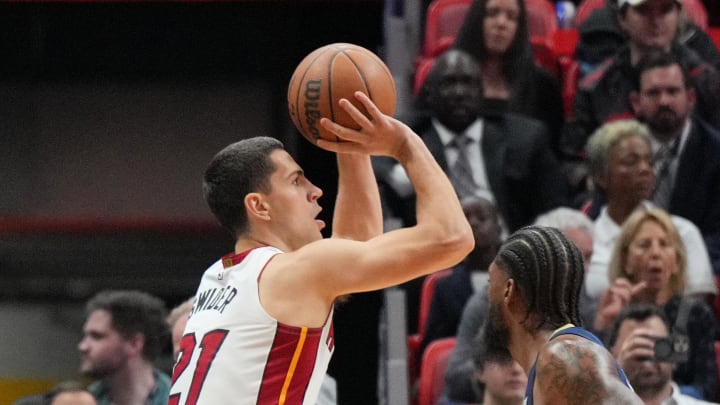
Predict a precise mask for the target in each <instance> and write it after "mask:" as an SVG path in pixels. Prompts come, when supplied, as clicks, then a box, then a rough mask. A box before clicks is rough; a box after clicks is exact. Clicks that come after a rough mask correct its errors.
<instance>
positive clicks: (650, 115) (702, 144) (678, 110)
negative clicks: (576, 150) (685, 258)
mask: <svg viewBox="0 0 720 405" xmlns="http://www.w3.org/2000/svg"><path fill="white" fill-rule="evenodd" d="M695 98H696V97H695V90H694V88H693V87H692V85H691V82H690V81H689V76H688V73H687V71H686V70H685V69H683V67H682V65H681V63H680V62H679V61H678V59H677V58H675V57H674V56H673V55H672V54H668V53H660V52H657V53H652V54H650V55H648V56H647V57H646V58H644V59H642V60H640V61H639V62H638V65H637V72H636V80H635V90H634V91H633V92H632V93H631V95H630V101H631V103H632V105H633V109H634V110H635V114H636V116H637V118H638V120H640V121H642V122H644V123H645V124H647V126H648V127H649V128H650V134H651V136H652V142H653V145H652V148H653V154H654V161H655V170H656V173H657V185H656V188H655V192H654V193H653V197H652V199H653V202H654V203H655V204H656V205H658V206H660V207H662V208H665V209H666V210H668V211H669V212H670V213H671V214H674V215H677V216H680V217H684V218H686V219H688V220H690V221H691V222H692V223H694V224H695V225H696V226H697V227H698V229H700V232H701V233H702V235H703V239H704V240H705V245H706V246H707V249H708V253H709V254H710V261H711V263H712V267H713V271H714V273H715V275H720V201H718V198H720V197H719V196H720V159H718V156H720V132H719V131H718V129H716V128H714V127H712V126H711V125H709V124H708V123H706V122H705V121H703V120H702V119H700V118H699V117H698V116H697V115H696V114H694V113H693V109H694V106H695ZM718 113H720V108H719V109H718Z"/></svg>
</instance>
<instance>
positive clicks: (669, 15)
mask: <svg viewBox="0 0 720 405" xmlns="http://www.w3.org/2000/svg"><path fill="white" fill-rule="evenodd" d="M680 9H681V3H680V0H619V3H618V19H619V21H620V26H621V27H622V29H623V31H624V32H625V33H626V34H627V36H628V41H627V44H626V45H625V46H623V47H622V48H620V49H619V50H618V51H617V53H615V55H614V56H613V57H611V58H609V59H607V60H606V61H605V62H603V63H602V64H601V65H600V66H599V67H598V68H597V69H596V70H595V71H594V72H592V74H588V75H586V76H585V77H584V78H583V79H582V80H581V81H580V83H579V84H578V91H577V93H576V95H575V99H574V102H573V116H572V119H571V120H570V121H569V122H568V123H567V124H566V126H565V131H564V133H563V140H562V143H563V148H564V149H565V150H566V151H568V153H570V154H575V155H577V156H582V152H583V147H584V145H585V143H586V141H587V139H588V137H589V136H590V134H592V133H593V131H595V130H596V129H597V128H598V127H599V126H600V125H602V124H603V123H605V122H608V121H612V120H615V119H618V118H630V117H632V116H633V111H632V106H631V104H630V97H629V96H630V92H631V91H632V90H633V77H634V74H635V73H634V72H635V69H636V66H637V63H638V61H639V60H640V59H642V57H644V56H645V55H647V54H648V53H650V52H654V51H665V52H671V53H672V54H674V55H675V56H676V57H677V58H678V60H679V61H680V63H681V65H682V66H683V67H684V68H685V69H686V71H688V72H692V73H691V76H692V77H693V80H694V82H695V86H694V87H695V89H696V94H697V103H696V113H697V114H699V115H700V116H701V117H703V118H704V119H705V120H706V121H708V122H709V123H711V124H712V125H717V124H720V114H717V106H718V105H719V104H720V74H719V73H718V71H717V69H716V68H715V67H714V66H713V65H712V64H710V63H708V62H706V61H704V60H703V59H702V58H701V57H700V56H698V54H697V53H696V52H695V51H693V50H692V49H690V48H688V47H687V46H685V45H682V44H680V43H679V42H678V35H677V33H678V26H679V21H680Z"/></svg>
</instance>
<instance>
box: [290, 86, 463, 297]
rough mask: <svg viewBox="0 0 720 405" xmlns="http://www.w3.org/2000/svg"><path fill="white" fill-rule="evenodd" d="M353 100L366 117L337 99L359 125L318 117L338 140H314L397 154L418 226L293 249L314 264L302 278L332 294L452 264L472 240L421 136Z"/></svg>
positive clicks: (353, 150) (354, 150)
mask: <svg viewBox="0 0 720 405" xmlns="http://www.w3.org/2000/svg"><path fill="white" fill-rule="evenodd" d="M356 97H357V99H358V100H359V101H360V102H361V103H362V104H363V106H364V107H365V109H366V110H367V111H368V113H369V115H370V118H368V117H366V116H365V115H363V113H361V112H360V110H359V109H358V108H356V107H355V106H353V105H352V104H351V103H350V102H349V101H347V100H341V103H340V104H341V107H342V108H344V109H345V110H346V111H347V112H348V113H349V114H350V115H351V116H352V117H353V119H354V120H355V121H356V122H357V123H358V125H360V127H361V129H360V130H354V129H351V128H347V127H343V126H340V125H338V124H336V123H333V122H331V121H329V120H327V119H323V120H322V121H321V125H323V126H324V127H325V129H327V130H329V131H331V132H333V133H334V134H336V135H337V136H338V137H339V138H341V139H342V140H343V142H339V143H336V142H326V141H322V140H318V143H317V144H318V146H320V147H322V148H324V149H327V150H330V151H333V152H336V153H350V154H364V155H368V154H372V155H383V156H390V157H393V158H395V159H396V160H397V161H398V162H399V163H400V164H401V165H402V166H403V167H404V169H405V171H406V172H407V174H408V177H409V178H410V180H411V182H412V183H413V186H414V188H415V192H416V195H417V225H416V226H414V227H411V228H403V229H399V230H396V231H392V232H388V233H385V234H382V235H379V236H377V237H374V238H371V239H369V240H367V241H364V242H358V241H352V240H345V239H335V238H331V239H326V240H322V241H318V242H315V243H311V244H309V245H307V246H305V247H303V248H301V249H298V250H297V251H296V252H293V253H292V255H293V256H294V259H299V260H301V261H302V258H303V257H308V258H311V259H309V260H308V261H307V262H308V263H310V262H311V263H313V267H312V268H310V269H308V271H309V272H310V273H309V274H308V275H307V276H308V277H309V278H310V279H312V281H313V282H314V283H316V284H314V285H317V286H318V288H322V289H323V290H324V291H327V292H330V293H331V295H335V296H339V295H344V294H349V293H353V292H359V291H370V290H377V289H381V288H385V287H388V286H391V285H396V284H399V283H402V282H404V281H407V280H410V279H413V278H416V277H419V276H422V275H424V274H428V273H431V272H434V271H437V270H440V269H443V268H447V267H450V266H453V265H455V264H456V263H458V262H459V261H461V260H462V259H463V258H464V257H465V256H466V255H467V254H468V253H469V252H470V251H471V250H472V247H473V244H474V239H473V236H472V230H471V229H470V225H469V224H468V222H467V219H466V217H465V215H464V213H463V211H462V207H461V205H460V202H459V201H458V198H457V195H456V193H455V190H454V189H453V187H452V185H451V183H450V181H449V180H448V178H447V176H446V174H445V173H444V172H443V170H442V169H441V168H440V166H439V165H438V163H437V162H436V161H435V159H434V157H433V156H432V154H431V153H430V151H428V149H427V147H426V146H425V144H424V142H423V141H422V139H420V137H419V136H418V135H417V134H416V133H415V132H413V131H412V130H411V129H410V128H409V127H408V126H407V125H405V124H403V123H402V122H400V121H398V120H396V119H395V118H393V117H390V116H388V115H385V114H383V113H382V112H380V110H379V109H378V108H377V107H376V106H375V104H374V103H373V102H372V101H371V100H370V99H369V98H368V97H367V96H366V95H364V94H363V93H360V92H358V93H356Z"/></svg>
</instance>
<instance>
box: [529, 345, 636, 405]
mask: <svg viewBox="0 0 720 405" xmlns="http://www.w3.org/2000/svg"><path fill="white" fill-rule="evenodd" d="M535 378H536V380H535V386H534V400H535V401H534V403H536V404H538V405H545V404H554V405H555V404H556V405H575V404H577V405H580V404H583V405H585V404H615V405H619V404H642V401H641V400H640V398H639V397H638V396H637V395H636V394H635V393H634V392H633V391H632V390H630V389H629V388H628V387H626V386H625V385H624V384H623V383H622V382H621V380H620V377H619V376H618V373H617V369H616V366H615V361H614V359H613V358H612V356H611V355H610V353H608V352H607V351H605V350H604V349H603V348H602V347H601V346H599V345H597V344H595V343H592V342H590V341H588V340H585V339H573V338H570V339H565V338H562V337H561V338H558V339H555V340H553V341H551V342H550V343H549V344H548V345H547V346H546V347H545V348H543V350H542V351H541V352H540V354H539V356H538V360H537V366H536V377H535Z"/></svg>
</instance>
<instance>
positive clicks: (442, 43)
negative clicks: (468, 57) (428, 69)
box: [423, 0, 472, 58]
mask: <svg viewBox="0 0 720 405" xmlns="http://www.w3.org/2000/svg"><path fill="white" fill-rule="evenodd" d="M471 3H472V0H433V2H432V3H430V5H429V6H428V10H427V16H426V18H425V39H424V41H425V43H424V44H423V56H425V57H426V58H434V57H436V56H438V55H440V54H441V53H442V52H443V51H445V50H446V49H448V48H450V46H451V45H452V43H453V41H454V40H455V36H457V33H458V31H459V30H460V26H461V25H462V22H463V20H464V19H465V14H467V11H468V8H470V4H471Z"/></svg>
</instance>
